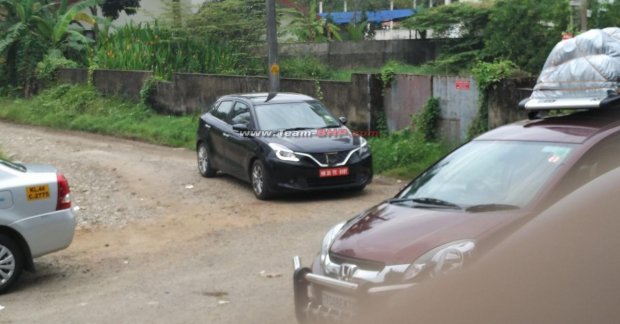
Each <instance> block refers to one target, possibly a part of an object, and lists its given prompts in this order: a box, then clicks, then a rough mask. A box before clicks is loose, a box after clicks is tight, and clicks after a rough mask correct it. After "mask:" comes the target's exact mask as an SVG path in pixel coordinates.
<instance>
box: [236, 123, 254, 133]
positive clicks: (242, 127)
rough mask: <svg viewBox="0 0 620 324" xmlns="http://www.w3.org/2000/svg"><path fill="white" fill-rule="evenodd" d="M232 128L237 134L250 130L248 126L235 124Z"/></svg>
mask: <svg viewBox="0 0 620 324" xmlns="http://www.w3.org/2000/svg"><path fill="white" fill-rule="evenodd" d="M232 128H233V130H234V131H235V132H247V131H248V130H250V129H249V128H248V125H246V124H234V125H233V127H232Z"/></svg>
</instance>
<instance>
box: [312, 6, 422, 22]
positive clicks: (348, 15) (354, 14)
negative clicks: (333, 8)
mask: <svg viewBox="0 0 620 324" xmlns="http://www.w3.org/2000/svg"><path fill="white" fill-rule="evenodd" d="M415 13H416V11H415V10H414V9H396V10H379V11H366V16H367V17H368V22H371V23H375V24H380V23H382V22H384V21H391V20H397V19H404V18H407V17H411V16H413V15H414V14H415ZM319 16H321V18H327V17H329V18H331V20H332V21H333V22H334V23H335V24H337V25H346V24H348V23H350V22H353V21H354V18H355V21H357V22H360V21H361V20H362V16H363V15H362V12H360V11H348V12H324V13H321V14H319Z"/></svg>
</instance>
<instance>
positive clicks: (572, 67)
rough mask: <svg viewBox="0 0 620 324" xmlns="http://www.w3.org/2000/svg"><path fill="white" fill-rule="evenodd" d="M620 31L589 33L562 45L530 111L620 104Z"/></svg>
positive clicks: (547, 68)
mask: <svg viewBox="0 0 620 324" xmlns="http://www.w3.org/2000/svg"><path fill="white" fill-rule="evenodd" d="M619 87H620V28H616V27H613V28H605V29H593V30H589V31H587V32H585V33H583V34H580V35H578V36H577V37H574V38H571V39H567V40H563V41H561V42H559V43H558V44H557V45H556V46H555V47H554V48H553V50H552V51H551V54H550V55H549V57H548V58H547V62H546V63H545V65H544V67H543V70H542V72H541V73H540V76H539V77H538V81H537V82H536V86H535V87H534V91H533V92H532V95H531V97H530V98H527V99H525V100H523V101H522V102H521V104H520V106H521V107H524V108H525V109H528V110H545V109H589V108H605V107H609V106H613V105H616V104H618V103H620V95H619V94H618V90H619Z"/></svg>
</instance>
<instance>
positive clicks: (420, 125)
mask: <svg viewBox="0 0 620 324" xmlns="http://www.w3.org/2000/svg"><path fill="white" fill-rule="evenodd" d="M440 119H441V108H440V107H439V98H435V97H431V98H429V99H428V101H427V102H426V105H424V108H422V111H421V112H420V113H418V114H416V115H414V116H413V117H412V121H413V124H414V126H415V130H416V133H419V134H420V136H421V137H422V138H423V139H424V140H425V141H428V142H435V141H437V140H439V120H440Z"/></svg>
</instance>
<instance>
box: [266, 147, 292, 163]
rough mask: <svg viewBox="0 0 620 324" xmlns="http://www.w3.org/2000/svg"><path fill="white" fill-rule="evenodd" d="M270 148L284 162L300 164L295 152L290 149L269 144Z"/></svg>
mask: <svg viewBox="0 0 620 324" xmlns="http://www.w3.org/2000/svg"><path fill="white" fill-rule="evenodd" d="M269 147H270V148H271V149H272V150H273V152H274V153H275V154H276V157H277V158H278V159H280V160H282V161H290V162H299V158H298V157H297V156H296V155H295V152H293V150H291V149H289V148H288V147H286V146H284V145H282V144H277V143H269Z"/></svg>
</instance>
